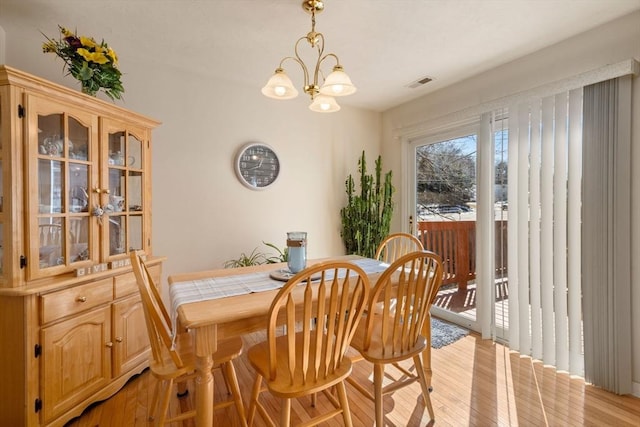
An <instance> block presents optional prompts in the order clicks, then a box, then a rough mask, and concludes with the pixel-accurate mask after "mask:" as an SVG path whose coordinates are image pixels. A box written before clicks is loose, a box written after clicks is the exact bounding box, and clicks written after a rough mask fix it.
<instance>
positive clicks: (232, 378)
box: [223, 361, 247, 426]
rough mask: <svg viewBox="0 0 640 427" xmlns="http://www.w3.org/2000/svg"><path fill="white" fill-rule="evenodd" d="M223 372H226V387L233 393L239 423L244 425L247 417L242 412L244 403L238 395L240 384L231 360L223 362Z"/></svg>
mask: <svg viewBox="0 0 640 427" xmlns="http://www.w3.org/2000/svg"><path fill="white" fill-rule="evenodd" d="M223 372H226V375H225V379H226V381H227V382H228V384H229V385H228V387H227V388H228V389H229V390H230V391H231V394H232V395H233V401H234V403H235V405H236V409H237V411H238V416H239V417H240V424H241V425H243V426H246V425H247V418H246V415H245V412H244V403H242V396H241V395H240V386H239V385H238V377H237V375H236V370H235V368H234V367H233V362H231V361H229V362H227V363H225V364H224V369H223Z"/></svg>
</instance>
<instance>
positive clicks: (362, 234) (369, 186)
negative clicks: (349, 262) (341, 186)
mask: <svg viewBox="0 0 640 427" xmlns="http://www.w3.org/2000/svg"><path fill="white" fill-rule="evenodd" d="M358 172H359V174H360V194H359V195H358V194H356V188H355V183H354V180H353V177H352V176H351V174H349V176H348V177H347V181H346V182H345V184H346V190H347V206H345V207H344V208H342V209H341V210H340V216H341V217H342V232H341V233H340V234H341V236H342V240H343V241H344V244H345V246H346V249H347V254H357V255H362V256H365V257H368V258H373V257H374V256H375V253H376V249H377V248H378V245H379V244H380V242H382V239H384V238H385V237H386V236H387V235H388V234H389V227H390V225H391V215H392V214H393V201H392V196H393V192H394V191H395V188H394V187H393V185H392V184H391V176H392V173H391V171H389V172H387V173H386V174H385V175H384V182H383V181H382V180H381V178H382V156H378V160H376V170H375V177H374V176H373V175H367V162H366V159H365V154H364V151H363V152H362V157H361V158H360V159H359V160H358Z"/></svg>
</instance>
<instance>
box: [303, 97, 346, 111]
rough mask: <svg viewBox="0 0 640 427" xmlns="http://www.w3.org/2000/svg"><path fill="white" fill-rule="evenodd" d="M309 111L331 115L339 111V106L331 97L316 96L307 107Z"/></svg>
mask: <svg viewBox="0 0 640 427" xmlns="http://www.w3.org/2000/svg"><path fill="white" fill-rule="evenodd" d="M309 109H310V110H311V111H315V112H317V113H333V112H336V111H339V110H340V106H339V105H338V103H337V102H336V100H335V99H333V97H331V96H326V95H316V96H315V98H313V102H312V103H311V105H309Z"/></svg>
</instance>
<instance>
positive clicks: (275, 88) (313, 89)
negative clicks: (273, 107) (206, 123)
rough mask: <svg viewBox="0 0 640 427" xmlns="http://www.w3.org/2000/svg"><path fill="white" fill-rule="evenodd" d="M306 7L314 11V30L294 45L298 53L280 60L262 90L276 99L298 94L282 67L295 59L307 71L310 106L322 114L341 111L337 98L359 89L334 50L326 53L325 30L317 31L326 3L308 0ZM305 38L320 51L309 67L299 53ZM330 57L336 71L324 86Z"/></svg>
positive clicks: (304, 3) (306, 86) (312, 15)
mask: <svg viewBox="0 0 640 427" xmlns="http://www.w3.org/2000/svg"><path fill="white" fill-rule="evenodd" d="M302 8H303V9H304V10H305V11H306V12H308V13H310V14H311V31H310V32H309V33H308V34H307V35H306V36H302V37H300V38H299V39H298V41H297V42H296V44H295V48H294V52H295V56H287V57H284V58H283V59H282V60H281V61H280V65H279V66H278V68H276V71H275V74H274V75H273V76H271V78H270V79H269V81H268V82H267V84H266V85H265V86H264V87H263V88H262V93H263V94H264V95H265V96H267V97H269V98H274V99H291V98H295V97H296V96H298V91H297V90H296V88H295V87H294V86H293V83H292V82H291V79H290V78H289V76H287V73H286V72H285V71H284V68H282V65H283V64H284V62H285V61H286V60H289V59H291V60H293V61H295V62H297V63H298V65H300V67H301V68H302V72H303V74H304V89H303V90H304V92H305V93H307V94H308V95H309V96H310V97H311V105H309V109H311V110H312V111H317V112H320V113H332V112H334V111H338V110H340V106H339V105H338V103H337V102H336V100H335V99H334V97H336V96H346V95H351V94H352V93H354V92H355V91H356V87H355V86H354V85H353V83H351V79H350V78H349V76H348V75H347V73H345V72H344V70H343V69H342V65H340V59H339V58H338V57H337V56H336V55H335V54H333V53H327V54H326V55H325V54H324V36H323V35H322V33H318V32H316V13H320V12H322V11H323V10H324V2H323V1H321V0H305V1H303V2H302ZM303 40H306V41H307V42H308V43H309V44H310V45H311V48H312V49H315V50H316V51H317V52H318V59H317V61H316V63H315V65H314V66H313V68H311V67H309V68H308V67H307V66H306V65H305V63H304V61H303V60H302V58H301V57H300V54H299V53H298V46H299V45H300V42H301V41H303ZM329 57H332V58H334V59H335V61H336V65H335V66H334V67H333V71H332V72H331V73H330V74H329V75H328V76H327V77H326V78H325V79H324V82H323V85H322V87H320V85H319V83H318V78H319V77H320V75H322V77H323V78H324V74H323V73H322V70H321V69H320V66H321V65H322V62H323V61H324V60H325V59H327V58H329ZM310 69H311V70H312V71H313V75H312V74H311V73H310V72H309V70H310ZM312 77H313V78H312Z"/></svg>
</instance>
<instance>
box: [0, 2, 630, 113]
mask: <svg viewBox="0 0 640 427" xmlns="http://www.w3.org/2000/svg"><path fill="white" fill-rule="evenodd" d="M301 3H302V2H301V0H200V1H196V0H173V1H170V0H127V1H123V0H111V1H105V0H55V1H51V0H0V26H2V27H3V28H4V29H5V31H6V33H7V40H6V42H7V44H8V45H9V44H11V43H17V41H16V40H14V39H12V38H11V34H22V35H25V36H24V38H23V39H22V40H20V42H19V43H20V44H21V45H24V46H25V48H29V49H33V47H32V45H35V46H36V49H39V47H40V44H41V43H42V40H43V36H42V34H40V32H41V31H42V32H43V33H45V34H47V35H48V36H50V37H57V36H58V32H57V24H61V25H65V26H68V27H70V28H71V29H77V31H78V33H79V34H81V35H87V36H93V37H94V38H96V39H97V40H100V39H105V40H106V41H107V42H108V43H109V45H110V46H111V47H113V48H114V49H115V50H116V52H117V53H118V55H119V57H120V68H121V70H122V71H123V72H124V73H126V72H127V60H128V59H130V58H136V60H139V61H143V62H145V63H148V64H149V70H150V72H152V70H153V68H154V67H166V66H170V67H179V68H183V67H184V68H188V69H190V70H192V71H195V72H197V73H201V74H203V75H206V76H211V77H212V78H219V79H224V80H225V81H229V82H233V83H235V84H241V85H247V86H249V87H255V90H256V91H259V90H260V88H261V87H262V86H263V85H264V84H265V83H266V81H267V79H268V78H269V77H270V75H271V74H272V73H273V71H274V70H275V68H276V67H277V66H278V64H279V62H280V59H282V58H283V57H284V56H289V55H292V54H293V46H294V43H295V41H296V40H297V39H298V38H299V37H301V36H303V35H306V33H307V32H308V31H309V30H310V27H311V22H310V21H311V20H310V15H308V14H307V13H305V12H304V11H303V10H302V8H301ZM638 9H640V0H366V1H365V0H325V11H324V12H322V13H321V14H319V15H318V16H317V19H316V30H317V31H320V32H322V33H323V34H324V36H325V39H326V46H325V53H327V52H333V53H335V54H336V55H338V57H339V58H340V62H341V63H342V65H343V66H344V68H345V71H346V72H347V73H348V74H349V75H350V76H351V78H352V80H353V82H354V84H355V85H356V86H357V87H358V92H357V93H356V94H354V95H352V96H349V97H346V98H343V99H341V100H340V103H341V104H343V105H352V106H356V107H363V108H368V109H372V110H376V111H384V110H386V109H388V108H390V107H393V106H396V105H398V104H401V103H403V102H406V101H408V100H411V99H413V98H417V97H420V96H422V95H424V94H427V93H429V92H431V91H434V90H437V89H440V88H443V87H445V86H448V85H451V84H454V83H456V82H458V81H460V80H462V79H465V78H467V77H470V76H472V75H474V74H477V73H480V72H482V71H485V70H488V69H490V68H493V67H496V66H498V65H501V64H504V63H506V62H509V61H512V60H514V59H516V58H519V57H521V56H524V55H527V54H529V53H531V52H534V51H536V50H539V49H541V48H544V47H546V46H549V45H551V44H554V43H556V42H558V41H560V40H563V39H566V38H568V37H571V36H573V35H575V34H579V33H581V32H584V31H586V30H589V29H591V28H593V27H596V26H598V25H600V24H603V23H605V22H608V21H611V20H613V19H615V18H618V17H620V16H623V15H627V14H629V13H631V12H633V11H635V10H638ZM638 25H640V22H639V23H638ZM305 51H307V50H306V46H305ZM307 52H308V51H307ZM332 66H333V62H332V61H331V60H330V59H328V65H327V66H326V67H323V68H325V69H326V70H328V71H330V69H331V67H332ZM285 68H286V69H287V71H288V74H289V75H290V76H291V78H292V80H293V82H294V84H295V85H296V86H298V87H299V88H300V87H301V86H302V72H301V70H300V69H299V68H298V67H297V66H296V65H295V64H294V63H293V62H289V63H288V65H286V64H285ZM425 76H428V77H431V78H433V81H432V82H431V83H428V84H427V85H425V86H423V87H420V88H417V89H410V88H408V87H407V86H408V85H409V84H411V83H412V82H414V81H416V80H418V79H420V78H423V77H425Z"/></svg>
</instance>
